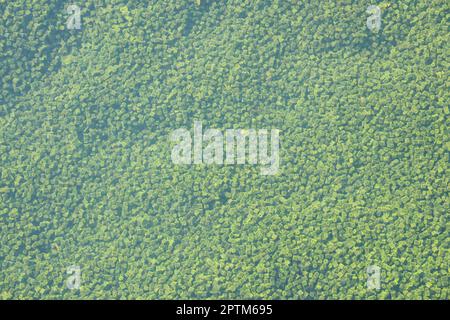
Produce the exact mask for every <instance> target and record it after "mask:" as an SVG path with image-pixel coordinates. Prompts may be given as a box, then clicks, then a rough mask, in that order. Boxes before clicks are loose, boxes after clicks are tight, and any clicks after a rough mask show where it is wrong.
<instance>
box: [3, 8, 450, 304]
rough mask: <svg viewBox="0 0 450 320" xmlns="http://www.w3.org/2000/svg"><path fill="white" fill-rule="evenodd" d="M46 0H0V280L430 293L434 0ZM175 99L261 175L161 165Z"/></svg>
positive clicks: (203, 292) (48, 289)
mask: <svg viewBox="0 0 450 320" xmlns="http://www.w3.org/2000/svg"><path fill="white" fill-rule="evenodd" d="M74 3H76V2H74ZM68 4H69V3H65V2H62V1H45V0H33V1H25V0H16V1H6V0H2V1H0V14H1V17H2V19H1V23H0V35H1V36H0V76H1V78H0V79H1V83H0V86H1V87H0V157H1V159H0V175H1V176H0V242H1V247H0V298H1V299H13V298H14V299H26V298H33V299H36V298H40V299H55V298H57V299H59V298H61V299H75V298H85V299H104V298H119V299H126V298H133V299H134V298H139V299H142V298H146V299H149V298H153V299H156V298H165V299H170V298H230V299H234V298H266V299H270V298H273V299H280V298H285V299H336V298H338V299H352V298H358V299H376V298H378V299H405V298H421V299H430V298H431V299H448V298H449V281H448V275H449V224H450V222H449V220H448V217H449V212H450V210H449V209H450V208H449V196H448V187H449V183H450V181H449V180H450V179H449V177H450V170H449V160H450V159H449V153H450V139H449V94H448V86H449V80H448V79H449V72H448V71H449V59H448V57H449V55H448V53H449V41H448V40H449V30H448V19H449V2H448V1H446V0H402V1H395V2H394V1H392V2H390V3H389V2H381V1H380V2H378V3H377V2H376V1H362V0H357V1H356V0H353V1H352V0H340V1H323V0H322V1H313V0H311V1H286V0H283V1H281V0H278V1H277V0H254V1H237V0H233V1H213V0H201V1H199V0H183V1H142V2H141V3H139V2H138V1H126V0H109V1H100V0H95V1H94V0H86V1H82V2H81V1H80V4H79V5H80V7H81V15H82V29H81V30H67V27H66V20H67V14H66V13H65V11H64V8H65V6H67V5H68ZM371 4H376V5H379V6H380V7H381V8H382V26H381V30H380V31H379V32H378V33H373V32H370V31H369V30H368V28H367V27H366V19H367V17H368V14H367V13H366V9H367V7H368V6H369V5H371ZM196 120H200V121H202V122H203V123H204V125H205V126H207V127H211V128H220V129H226V128H268V129H270V128H277V129H279V130H280V139H281V146H280V152H281V166H280V172H279V174H278V175H276V176H263V175H260V173H259V167H258V166H250V165H240V166H226V165H224V166H204V165H192V166H176V165H174V164H173V163H172V161H171V158H170V154H171V147H172V146H171V144H170V142H169V139H168V137H169V135H170V133H171V132H172V131H173V130H175V129H177V128H183V127H185V128H192V124H193V123H194V121H196ZM71 265H79V266H80V267H81V270H82V275H81V279H82V285H81V288H80V290H69V289H68V288H67V287H66V285H65V281H66V278H67V274H66V269H67V267H69V266H71ZM370 265H377V266H379V267H380V268H381V289H380V290H368V289H367V287H366V279H367V275H366V269H367V267H368V266H370Z"/></svg>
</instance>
